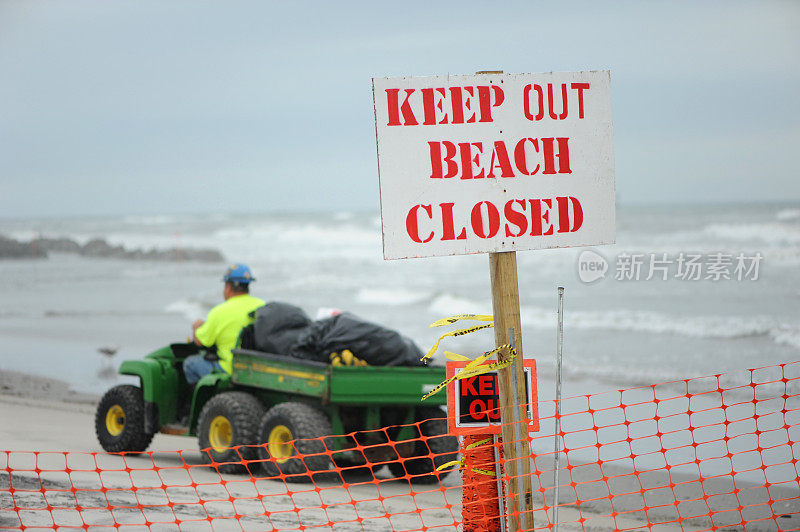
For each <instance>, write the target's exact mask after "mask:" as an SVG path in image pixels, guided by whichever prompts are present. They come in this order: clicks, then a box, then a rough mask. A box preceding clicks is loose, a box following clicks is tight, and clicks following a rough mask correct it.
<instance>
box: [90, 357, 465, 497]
mask: <svg viewBox="0 0 800 532" xmlns="http://www.w3.org/2000/svg"><path fill="white" fill-rule="evenodd" d="M199 352H201V348H199V347H197V346H196V345H194V344H172V345H170V346H167V347H164V348H162V349H159V350H158V351H155V352H153V353H150V354H149V355H147V356H146V357H145V358H144V359H142V360H128V361H125V362H123V363H122V365H121V366H120V369H119V373H120V374H122V375H135V376H137V377H139V382H140V386H139V387H137V386H132V385H120V386H115V387H114V388H111V389H110V390H109V391H108V392H106V394H105V395H104V396H103V398H102V399H101V400H100V404H99V405H98V407H97V414H96V416H95V430H96V432H97V438H98V440H99V441H100V445H101V446H102V447H103V449H105V450H106V451H108V452H124V451H125V452H138V451H144V450H145V449H146V448H147V446H148V445H149V444H150V442H151V440H152V439H153V436H154V434H155V433H157V432H161V433H166V434H181V435H186V436H197V437H198V441H199V445H200V449H201V450H202V452H201V455H202V456H203V458H204V460H205V461H206V462H207V463H211V462H212V461H213V462H215V463H217V464H221V465H219V466H218V467H219V469H220V471H222V472H226V473H232V472H244V471H246V469H245V466H244V465H243V463H242V462H243V460H246V461H248V462H247V464H248V466H247V467H249V469H250V471H251V472H252V473H253V474H258V473H261V474H263V475H264V476H267V477H271V476H277V475H279V474H281V473H283V474H285V475H289V476H288V477H287V479H288V480H294V481H304V480H308V479H309V477H310V475H311V474H313V473H310V472H319V471H327V470H330V469H332V468H333V467H334V466H337V467H348V466H364V467H366V466H368V465H369V466H371V467H373V468H375V467H376V465H380V464H382V463H387V464H388V466H389V469H390V470H391V472H392V474H394V475H395V476H404V475H406V474H409V475H411V476H412V480H415V481H422V482H426V481H427V482H433V481H435V480H436V479H437V478H440V477H442V476H444V475H445V474H446V472H437V471H436V468H437V467H438V466H439V465H441V464H444V463H446V462H449V461H452V460H455V459H456V458H457V454H458V440H457V438H456V437H454V436H449V435H447V420H446V419H445V413H444V411H443V410H441V408H440V407H439V405H442V404H444V402H445V397H444V394H439V395H435V396H433V397H431V398H430V399H428V400H426V401H425V404H424V406H423V404H422V403H421V401H420V399H421V397H422V395H423V394H424V393H426V392H427V391H430V390H431V389H432V388H433V387H434V386H436V385H437V384H438V383H440V382H442V381H443V380H444V378H445V369H444V368H443V367H388V366H333V365H328V364H322V363H318V362H310V361H304V360H300V359H296V358H289V357H285V356H278V355H272V354H268V353H262V352H259V351H251V350H244V349H234V350H233V374H232V375H228V374H227V373H212V374H210V375H206V376H205V377H203V378H202V379H201V380H200V382H198V383H197V385H196V386H195V387H191V386H189V385H188V384H187V383H186V379H185V378H184V376H183V370H182V363H183V360H184V359H185V358H186V357H187V356H189V355H193V354H196V353H199ZM415 422H420V423H419V425H414V423H415ZM417 427H419V429H417ZM420 432H421V434H420ZM351 433H352V434H351ZM342 434H350V436H347V437H332V436H333V435H342ZM420 436H424V438H420ZM237 446H244V447H237ZM356 446H358V449H355V447H356ZM365 446H366V447H365ZM327 451H333V453H329V452H327ZM298 454H301V455H304V458H303V459H300V458H297V455H298ZM251 460H253V461H252V462H251ZM259 468H260V469H261V471H260V472H259V471H258V469H259Z"/></svg>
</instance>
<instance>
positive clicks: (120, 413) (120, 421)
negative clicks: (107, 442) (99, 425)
mask: <svg viewBox="0 0 800 532" xmlns="http://www.w3.org/2000/svg"><path fill="white" fill-rule="evenodd" d="M124 428H125V411H124V410H123V409H122V407H121V406H119V405H114V406H112V407H111V408H109V409H108V412H106V430H107V431H108V433H109V434H111V435H112V436H119V435H120V434H122V430H123V429H124Z"/></svg>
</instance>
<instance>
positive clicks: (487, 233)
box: [472, 201, 500, 238]
mask: <svg viewBox="0 0 800 532" xmlns="http://www.w3.org/2000/svg"><path fill="white" fill-rule="evenodd" d="M481 205H486V212H487V215H488V221H489V223H488V226H489V227H488V228H487V227H485V226H484V224H483V214H482V213H481ZM472 230H473V231H474V232H475V234H476V235H478V236H479V237H481V238H492V237H494V235H496V234H497V232H498V231H499V230H500V213H499V212H498V211H497V207H495V206H494V203H492V202H490V201H481V202H479V203H476V204H475V206H474V207H473V208H472Z"/></svg>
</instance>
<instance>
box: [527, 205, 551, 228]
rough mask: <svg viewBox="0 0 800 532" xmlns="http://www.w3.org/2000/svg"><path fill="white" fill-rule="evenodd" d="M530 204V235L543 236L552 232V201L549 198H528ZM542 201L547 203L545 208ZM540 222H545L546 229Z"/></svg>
mask: <svg viewBox="0 0 800 532" xmlns="http://www.w3.org/2000/svg"><path fill="white" fill-rule="evenodd" d="M528 201H529V202H530V204H531V236H543V235H552V234H553V225H552V224H551V223H550V209H551V208H553V202H552V201H550V200H549V199H543V200H528ZM542 203H544V204H545V205H547V208H546V209H543V208H542ZM542 222H544V223H546V224H547V226H546V227H547V229H544V227H545V226H543V225H542Z"/></svg>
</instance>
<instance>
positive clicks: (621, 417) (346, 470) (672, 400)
mask: <svg viewBox="0 0 800 532" xmlns="http://www.w3.org/2000/svg"><path fill="white" fill-rule="evenodd" d="M554 406H555V405H554V403H553V402H552V401H543V402H540V403H539V413H540V427H541V430H540V431H539V432H536V433H531V434H530V435H529V437H528V443H529V445H530V449H531V453H530V455H529V456H528V457H526V459H529V460H532V468H531V470H532V471H533V478H532V484H533V489H534V493H533V524H534V527H535V529H537V530H550V529H553V528H554V523H553V504H554V492H555V489H554V488H555V486H554V473H555V471H554V456H555V453H554V449H553V440H554V437H555V418H554V412H555V408H554ZM799 407H800V362H795V363H789V364H781V365H777V366H770V367H764V368H759V369H755V370H746V371H743V372H738V373H734V374H726V375H715V376H712V377H703V378H693V379H686V380H682V381H675V382H669V383H663V384H657V385H652V386H643V387H638V388H633V389H627V390H619V391H614V392H607V393H600V394H595V395H586V396H578V397H571V398H568V399H564V400H563V401H562V405H561V412H562V413H561V419H560V421H561V429H560V432H559V438H560V441H561V448H562V451H561V452H562V455H561V472H560V486H559V491H560V497H559V529H560V530H609V529H611V530H641V529H647V530H653V531H658V530H742V529H744V530H797V529H800V484H798V480H799V475H798V469H797V462H798V459H797V458H796V456H797V454H798V453H800V443H799V442H798V436H800V408H799ZM426 432H430V431H429V430H428V431H426V430H424V428H423V430H422V434H425V433H426ZM416 434H420V432H419V428H417V432H416ZM396 435H397V431H396V428H389V429H382V430H381V431H375V432H374V433H373V434H371V435H369V436H371V438H370V437H367V436H368V435H365V434H357V435H356V434H353V435H351V436H352V437H351V438H350V439H349V441H351V442H352V443H353V445H354V448H353V450H352V451H351V452H350V458H354V457H355V459H356V460H358V459H360V460H361V463H358V461H356V462H355V463H354V465H350V466H347V465H345V464H344V463H343V459H342V458H343V457H342V455H340V454H339V453H335V452H334V451H333V450H332V449H333V447H332V446H331V445H330V442H331V441H333V440H332V439H331V438H324V439H322V440H321V442H322V443H323V444H324V446H320V447H319V449H325V450H324V452H323V451H320V452H319V454H317V455H311V454H308V455H298V457H299V458H300V459H301V460H303V461H304V462H305V463H309V464H311V463H314V464H319V463H320V460H319V458H320V456H324V457H329V458H330V459H331V460H330V464H331V465H330V469H329V470H327V471H324V472H317V473H315V474H314V475H313V476H310V475H309V474H304V475H299V476H296V477H287V476H286V475H283V474H279V475H278V476H276V477H271V478H267V477H266V475H265V473H264V472H263V471H264V468H263V465H264V464H263V460H261V459H258V458H251V457H252V456H253V453H252V451H254V450H257V449H251V448H240V449H239V450H238V451H239V454H240V456H244V457H246V458H247V459H246V460H242V462H241V463H242V464H243V465H244V466H246V467H247V469H245V472H244V473H243V474H228V473H220V472H219V470H220V467H222V469H226V468H225V467H224V466H225V464H220V463H213V462H212V463H211V464H207V463H204V461H203V459H202V457H201V454H200V452H198V451H178V452H146V453H141V454H128V455H125V454H120V455H114V454H104V453H76V452H22V451H0V529H13V530H18V529H22V530H37V529H46V530H52V529H58V530H101V529H123V530H147V529H152V530H273V529H277V530H303V531H304V530H342V531H345V530H347V531H349V530H423V531H427V530H454V529H456V528H462V529H463V530H498V529H499V522H498V521H497V520H496V519H491V518H485V516H487V515H491V513H488V507H489V506H492V505H496V504H497V483H496V478H495V477H494V476H493V475H491V474H488V472H490V471H493V470H494V469H495V463H494V462H495V459H494V456H495V454H494V449H493V443H492V442H491V440H490V441H488V442H484V443H483V444H481V445H473V446H472V447H470V448H469V449H467V448H466V447H467V446H469V445H470V444H475V443H479V442H476V441H475V440H474V438H473V439H468V440H467V441H465V442H463V443H462V455H463V458H464V461H463V467H464V475H463V479H464V483H466V484H468V485H464V486H463V492H464V497H463V501H462V479H461V476H460V475H458V474H457V473H452V474H450V475H447V476H445V475H444V474H435V477H438V478H433V480H434V482H431V483H427V484H425V483H419V482H409V480H414V477H415V476H416V474H417V473H419V472H420V471H422V472H424V471H427V470H430V469H432V468H433V464H434V463H435V464H437V465H439V464H441V463H442V462H443V459H444V458H447V459H448V460H449V459H450V458H452V456H450V455H446V454H443V453H442V454H437V453H439V452H440V451H441V449H442V445H439V444H438V443H436V440H435V439H434V438H431V437H429V436H424V435H423V436H418V438H417V441H416V442H415V443H414V444H412V445H409V444H408V443H404V442H394V441H393V438H392V437H391V436H396ZM365 441H371V442H374V441H381V442H382V443H377V444H369V445H367V444H360V443H358V442H365ZM318 445H319V444H318ZM387 449H390V450H391V452H395V453H397V454H400V455H406V456H407V455H408V453H409V452H413V453H415V454H416V455H417V456H416V457H415V458H407V459H400V460H399V461H397V460H390V459H388V458H387V457H389V458H391V457H392V456H391V453H389V454H387V453H386V450H387ZM262 455H263V453H262ZM420 455H424V456H423V457H422V458H420ZM394 456H395V457H396V455H394ZM376 457H381V458H380V459H377V458H376ZM314 458H316V460H314ZM309 460H311V461H309ZM364 460H366V462H364ZM267 462H268V463H270V464H272V466H273V471H274V466H275V461H274V459H267ZM502 462H503V459H502V458H501V464H500V465H501V467H502ZM334 463H336V464H339V465H341V467H339V466H334V465H333V464H334ZM230 465H231V464H228V466H230ZM384 465H388V466H390V467H388V468H384V467H383V466H384ZM458 467H461V466H458ZM426 468H427V469H426ZM268 469H269V468H268ZM475 470H480V471H483V473H480V472H478V473H476V471H475ZM373 472H374V474H373ZM396 475H399V476H400V478H399V479H398V478H396ZM428 478H429V477H428ZM429 479H430V478H429ZM298 480H305V481H306V482H298ZM505 480H506V481H508V479H507V478H505ZM503 492H504V493H507V490H505V489H504V490H503ZM507 502H508V501H506V503H507ZM510 506H511V505H510V504H505V505H504V507H505V508H509V507H510ZM482 516H484V517H482ZM481 519H483V521H481Z"/></svg>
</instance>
